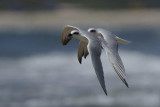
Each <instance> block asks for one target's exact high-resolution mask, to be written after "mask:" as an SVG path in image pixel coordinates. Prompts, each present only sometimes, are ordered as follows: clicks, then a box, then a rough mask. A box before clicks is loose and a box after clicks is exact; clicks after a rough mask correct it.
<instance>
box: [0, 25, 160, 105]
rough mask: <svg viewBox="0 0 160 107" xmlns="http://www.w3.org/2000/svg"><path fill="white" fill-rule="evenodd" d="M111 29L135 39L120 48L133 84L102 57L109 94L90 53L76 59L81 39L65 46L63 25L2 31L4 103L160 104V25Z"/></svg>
mask: <svg viewBox="0 0 160 107" xmlns="http://www.w3.org/2000/svg"><path fill="white" fill-rule="evenodd" d="M110 30H111V31H113V32H114V33H115V34H116V35H118V36H120V37H122V38H124V39H128V40H130V41H133V43H132V44H129V45H120V46H119V53H120V56H121V58H122V60H123V63H124V66H125V69H126V73H127V77H128V78H127V81H128V83H129V86H130V88H126V87H125V85H124V84H123V83H122V82H121V81H120V79H119V78H118V76H117V74H116V73H115V72H114V71H113V69H112V67H111V65H110V63H109V62H108V59H107V56H106V55H105V52H103V53H102V55H101V60H102V64H103V69H104V74H105V81H106V88H107V91H108V96H105V94H104V92H103V91H102V89H101V87H100V85H99V82H98V80H97V77H96V74H95V72H94V70H93V68H92V64H91V61H90V56H88V57H87V59H86V60H84V59H83V61H82V64H79V63H78V60H77V53H76V52H77V46H78V40H72V41H71V42H70V43H69V44H68V45H67V46H62V45H61V42H60V34H61V29H58V28H57V29H56V30H47V29H41V30H33V29H23V30H9V31H8V30H1V31H0V107H136V106H137V107H159V106H160V84H159V81H160V66H159V64H160V54H159V53H160V48H159V45H160V44H159V41H160V27H155V28H154V27H153V28H149V27H139V28H137V27H136V28H133V27H132V28H129V27H128V28H121V29H120V28H118V29H114V28H112V29H110Z"/></svg>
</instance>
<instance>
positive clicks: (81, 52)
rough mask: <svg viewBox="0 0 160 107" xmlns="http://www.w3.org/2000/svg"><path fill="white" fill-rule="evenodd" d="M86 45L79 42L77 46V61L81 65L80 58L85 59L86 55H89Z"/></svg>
mask: <svg viewBox="0 0 160 107" xmlns="http://www.w3.org/2000/svg"><path fill="white" fill-rule="evenodd" d="M87 44H88V43H86V42H83V41H80V42H79V46H78V55H77V57H78V61H79V63H80V64H81V62H82V57H83V56H84V58H86V57H87V55H88V54H89V52H88V49H87Z"/></svg>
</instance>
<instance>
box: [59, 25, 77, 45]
mask: <svg viewBox="0 0 160 107" xmlns="http://www.w3.org/2000/svg"><path fill="white" fill-rule="evenodd" d="M72 30H79V29H78V28H76V27H74V26H70V25H67V26H65V27H64V29H63V30H62V33H61V42H62V44H63V45H67V43H68V42H69V41H70V40H71V39H72V37H70V36H69V34H70V33H71V31H72Z"/></svg>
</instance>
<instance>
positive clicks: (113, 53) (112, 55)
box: [102, 40, 129, 87]
mask: <svg viewBox="0 0 160 107" xmlns="http://www.w3.org/2000/svg"><path fill="white" fill-rule="evenodd" d="M102 43H103V45H102V46H103V48H104V49H105V50H106V52H107V55H108V58H109V61H110V63H111V64H112V67H113V69H114V71H115V72H116V73H117V75H118V76H119V78H120V79H121V80H122V82H123V83H124V84H125V85H126V86H127V87H129V86H128V83H127V82H126V79H127V77H126V73H125V68H124V65H123V63H122V60H121V58H120V56H119V53H118V44H115V45H114V46H110V45H108V44H107V43H106V41H105V40H102ZM112 45H113V44H112Z"/></svg>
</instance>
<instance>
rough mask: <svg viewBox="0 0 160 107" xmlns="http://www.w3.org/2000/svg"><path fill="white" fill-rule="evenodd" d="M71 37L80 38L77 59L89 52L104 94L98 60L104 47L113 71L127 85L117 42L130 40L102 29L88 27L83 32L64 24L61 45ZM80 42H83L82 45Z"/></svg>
mask: <svg viewBox="0 0 160 107" xmlns="http://www.w3.org/2000/svg"><path fill="white" fill-rule="evenodd" d="M69 32H70V33H69ZM72 38H77V39H79V40H80V45H79V48H78V49H79V50H80V51H79V50H78V54H80V57H79V56H78V60H79V59H80V60H81V59H82V57H83V56H84V57H86V56H87V55H88V53H89V54H90V56H91V60H92V65H93V68H94V70H95V72H96V75H97V78H98V80H99V82H100V85H101V87H102V89H103V91H104V92H105V94H106V95H107V91H106V88H105V81H104V74H103V67H102V64H101V60H100V55H101V50H102V49H105V51H106V53H107V54H108V57H109V61H110V62H111V64H112V67H113V68H114V71H115V72H116V73H117V74H118V76H119V78H120V79H121V80H122V81H123V83H124V84H125V85H126V86H127V87H128V84H127V82H126V74H125V69H124V66H123V63H122V61H121V58H120V56H119V54H118V42H120V43H123V44H128V43H130V41H127V40H124V39H121V38H119V37H117V36H115V35H113V34H112V33H110V32H109V31H106V30H104V29H95V28H90V29H88V32H85V31H83V30H80V29H78V28H76V27H72V26H66V27H65V28H64V30H63V32H62V35H61V41H62V43H63V45H66V44H67V43H68V42H69V41H70V40H71V39H72ZM81 43H82V44H83V43H84V44H83V45H82V44H81ZM79 52H80V53H79ZM85 52H87V54H85ZM80 60H79V61H80ZM80 63H81V62H80Z"/></svg>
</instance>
